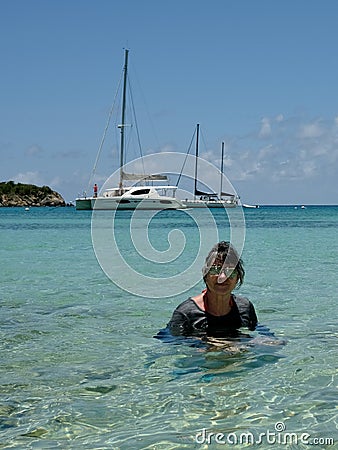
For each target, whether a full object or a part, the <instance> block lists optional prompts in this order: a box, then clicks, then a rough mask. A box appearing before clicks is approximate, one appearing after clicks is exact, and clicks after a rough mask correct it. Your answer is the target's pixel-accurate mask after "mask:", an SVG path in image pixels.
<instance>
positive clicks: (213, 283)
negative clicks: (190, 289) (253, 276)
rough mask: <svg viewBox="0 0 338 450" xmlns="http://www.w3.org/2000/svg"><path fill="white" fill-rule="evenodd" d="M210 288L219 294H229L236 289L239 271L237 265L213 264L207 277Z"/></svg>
mask: <svg viewBox="0 0 338 450" xmlns="http://www.w3.org/2000/svg"><path fill="white" fill-rule="evenodd" d="M205 281H206V285H207V287H208V289H209V290H210V291H211V292H213V293H215V294H217V295H228V294H231V292H232V291H233V290H234V289H235V287H236V284H237V281H238V272H237V270H236V268H235V267H231V266H226V267H222V265H213V266H211V267H210V269H209V272H208V273H207V276H206V278H205Z"/></svg>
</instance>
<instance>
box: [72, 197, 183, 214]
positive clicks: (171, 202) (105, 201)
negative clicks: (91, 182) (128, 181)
mask: <svg viewBox="0 0 338 450" xmlns="http://www.w3.org/2000/svg"><path fill="white" fill-rule="evenodd" d="M75 205H76V209H77V210H94V209H95V210H102V211H115V210H119V211H120V210H134V209H138V210H159V211H160V210H163V209H185V208H186V206H185V205H184V204H183V202H181V201H179V200H177V199H172V198H170V199H153V198H144V199H140V198H137V199H132V198H130V199H123V200H121V199H115V198H109V197H107V198H106V197H102V198H101V197H98V198H77V199H76V203H75Z"/></svg>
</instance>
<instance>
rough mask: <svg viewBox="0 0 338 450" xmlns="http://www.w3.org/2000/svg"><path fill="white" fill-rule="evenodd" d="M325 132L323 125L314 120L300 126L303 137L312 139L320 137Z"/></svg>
mask: <svg viewBox="0 0 338 450" xmlns="http://www.w3.org/2000/svg"><path fill="white" fill-rule="evenodd" d="M323 133H324V130H323V128H322V127H321V125H320V124H319V123H318V122H314V123H309V124H305V125H302V126H301V127H300V131H299V136H300V137H301V138H303V139H304V138H305V139H310V138H317V137H320V136H322V135H323Z"/></svg>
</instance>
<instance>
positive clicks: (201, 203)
mask: <svg viewBox="0 0 338 450" xmlns="http://www.w3.org/2000/svg"><path fill="white" fill-rule="evenodd" d="M199 128H200V126H199V124H197V126H196V147H195V177H194V198H193V199H185V200H182V203H183V204H184V205H185V206H186V207H187V208H205V207H208V208H235V207H236V206H238V203H239V197H238V196H237V195H236V194H228V193H226V192H223V160H224V142H222V156H221V170H220V191H219V194H218V193H215V192H204V191H201V190H199V189H198V188H197V183H198V158H199Z"/></svg>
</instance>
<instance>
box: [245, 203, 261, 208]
mask: <svg viewBox="0 0 338 450" xmlns="http://www.w3.org/2000/svg"><path fill="white" fill-rule="evenodd" d="M242 206H243V208H259V205H248V204H247V203H243V204H242Z"/></svg>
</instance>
